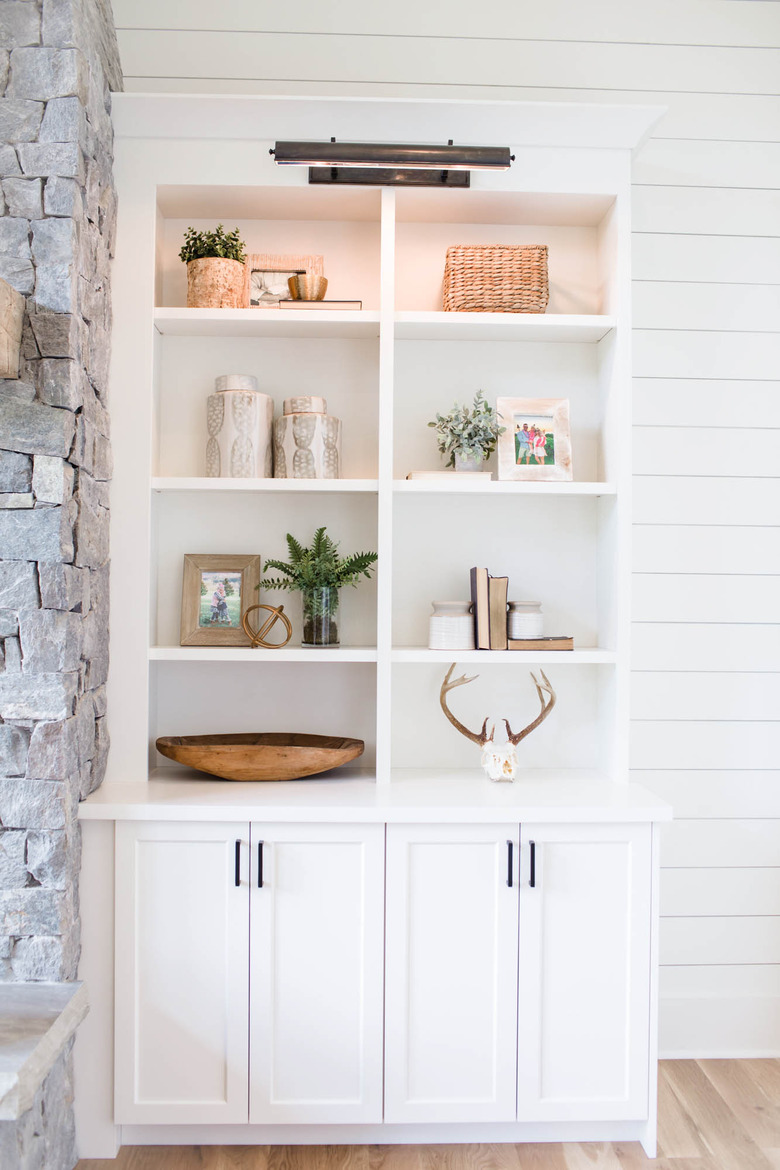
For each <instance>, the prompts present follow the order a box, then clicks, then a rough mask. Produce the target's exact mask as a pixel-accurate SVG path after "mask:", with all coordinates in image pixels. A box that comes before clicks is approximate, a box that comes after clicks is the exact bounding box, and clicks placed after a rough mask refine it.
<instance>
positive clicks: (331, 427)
mask: <svg viewBox="0 0 780 1170" xmlns="http://www.w3.org/2000/svg"><path fill="white" fill-rule="evenodd" d="M312 407H314V408H315V409H312ZM317 407H321V410H318V409H316V408H317ZM295 408H297V409H295ZM288 410H289V413H288ZM284 411H285V412H284V414H283V415H282V416H281V418H277V420H276V422H275V423H274V477H275V478H276V479H340V478H341V419H338V418H334V417H333V415H330V414H327V413H326V411H327V403H326V402H325V399H324V398H288V399H286V401H285V404H284Z"/></svg>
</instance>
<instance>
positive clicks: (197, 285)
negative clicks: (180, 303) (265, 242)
mask: <svg viewBox="0 0 780 1170" xmlns="http://www.w3.org/2000/svg"><path fill="white" fill-rule="evenodd" d="M244 279H245V272H244V265H243V264H241V263H240V262H239V261H238V260H226V259H225V258H224V257H223V256H206V257H204V259H202V260H190V261H189V262H188V263H187V308H188V309H243V308H244Z"/></svg>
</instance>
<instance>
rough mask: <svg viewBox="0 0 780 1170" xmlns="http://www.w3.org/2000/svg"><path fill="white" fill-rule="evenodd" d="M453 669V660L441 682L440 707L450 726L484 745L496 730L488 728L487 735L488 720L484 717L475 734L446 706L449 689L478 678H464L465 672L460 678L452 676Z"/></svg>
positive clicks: (474, 676)
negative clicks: (479, 729)
mask: <svg viewBox="0 0 780 1170" xmlns="http://www.w3.org/2000/svg"><path fill="white" fill-rule="evenodd" d="M454 669H455V663H454V662H453V664H452V666H451V667H450V669H449V670H448V671H447V674H446V676H445V678H444V682H443V683H442V684H441V694H440V695H439V702H440V703H441V709H442V711H443V712H444V714H445V715H446V716H447V718H448V719H449V721H450V723H451V724H452V726H453V727H454V728H456V729H457V730H458V731H459V732H460V733H461V735H465V736H466V739H470V740H471V741H472V743H476V744H479V746H480V747H484V746H485V744H486V743H490V741H491V740H492V738H493V732H494V731H495V730H496V729H495V727H492V728H491V729H490V735H488V733H487V725H488V721H487V719H486V720H485V722H484V723H483V724H482V731H481V732H480V733H479V735H477V733H476V732H475V731H469V729H468V727H464V726H463V724H462V723H461V721H460V720H459V719H456V718H455V716H454V715H453V714H452V711H450V709H449V707H448V706H447V695H448V694H449V692H450V691H451V690H453V689H454V688H455V687H462V686H464V684H465V683H470V682H474V679H475V678H479V675H477V674H475V675H473V676H472V677H471V678H466V676H465V674H462V675H461V676H460V678H453V677H452V672H453V670H454Z"/></svg>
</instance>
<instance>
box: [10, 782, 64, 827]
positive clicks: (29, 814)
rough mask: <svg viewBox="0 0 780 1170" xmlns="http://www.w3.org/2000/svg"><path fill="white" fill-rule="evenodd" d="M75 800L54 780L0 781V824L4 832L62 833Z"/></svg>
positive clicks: (61, 784) (62, 785) (60, 783)
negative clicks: (59, 830) (26, 830)
mask: <svg viewBox="0 0 780 1170" xmlns="http://www.w3.org/2000/svg"><path fill="white" fill-rule="evenodd" d="M76 799H77V797H76V796H74V795H73V794H72V793H71V790H70V786H69V785H67V784H63V783H62V782H57V781H53V780H0V821H2V825H3V827H4V828H6V829H64V828H65V826H66V825H68V824H69V823H70V822H71V820H72V819H73V816H74V812H75V808H76Z"/></svg>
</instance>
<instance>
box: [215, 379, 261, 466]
mask: <svg viewBox="0 0 780 1170" xmlns="http://www.w3.org/2000/svg"><path fill="white" fill-rule="evenodd" d="M214 389H215V392H214V393H213V394H210V395H209V398H208V402H207V404H206V422H207V426H208V434H209V437H208V442H207V443H206V475H207V476H210V477H212V478H214V477H221V476H226V477H230V478H236V479H270V478H271V476H272V474H273V444H272V440H271V436H272V429H273V418H274V403H273V399H272V398H271V396H270V395H269V394H260V393H259V392H258V389H257V378H253V377H252V376H251V375H250V374H223V375H222V377H220V378H217V379H216V383H215V388H214Z"/></svg>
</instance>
